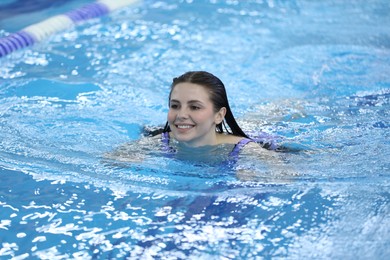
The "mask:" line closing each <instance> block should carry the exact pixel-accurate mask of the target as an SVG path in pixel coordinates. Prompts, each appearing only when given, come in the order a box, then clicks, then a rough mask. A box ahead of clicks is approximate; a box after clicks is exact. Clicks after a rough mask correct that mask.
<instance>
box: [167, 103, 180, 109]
mask: <svg viewBox="0 0 390 260" xmlns="http://www.w3.org/2000/svg"><path fill="white" fill-rule="evenodd" d="M169 107H170V108H171V109H178V108H179V105H177V104H171V105H170V106H169Z"/></svg>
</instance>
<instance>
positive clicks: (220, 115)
mask: <svg viewBox="0 0 390 260" xmlns="http://www.w3.org/2000/svg"><path fill="white" fill-rule="evenodd" d="M225 115H226V107H221V109H220V110H219V111H218V112H217V113H216V114H215V117H214V122H215V124H216V125H218V124H220V123H222V121H223V119H224V118H225Z"/></svg>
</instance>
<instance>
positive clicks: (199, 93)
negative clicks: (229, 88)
mask: <svg viewBox="0 0 390 260" xmlns="http://www.w3.org/2000/svg"><path fill="white" fill-rule="evenodd" d="M171 99H177V100H179V101H180V100H183V101H185V100H199V101H209V100H210V95H209V93H208V91H207V90H206V88H205V87H203V86H202V85H199V84H194V83H187V82H185V83H179V84H177V85H176V86H174V87H173V90H172V93H171Z"/></svg>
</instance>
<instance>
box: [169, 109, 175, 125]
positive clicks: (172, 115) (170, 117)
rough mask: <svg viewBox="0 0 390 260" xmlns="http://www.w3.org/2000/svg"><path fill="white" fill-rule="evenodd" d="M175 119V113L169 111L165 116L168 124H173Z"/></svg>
mask: <svg viewBox="0 0 390 260" xmlns="http://www.w3.org/2000/svg"><path fill="white" fill-rule="evenodd" d="M175 117H176V115H175V113H174V112H173V111H172V110H169V111H168V116H167V120H168V122H173V121H174V120H175Z"/></svg>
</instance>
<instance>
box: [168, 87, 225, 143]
mask: <svg viewBox="0 0 390 260" xmlns="http://www.w3.org/2000/svg"><path fill="white" fill-rule="evenodd" d="M225 113H226V109H225V108H224V107H223V108H221V109H220V110H219V111H217V112H215V111H214V106H213V103H212V102H211V100H210V97H209V93H208V92H207V90H206V89H205V88H204V87H203V86H201V85H198V84H193V83H186V82H185V83H179V84H177V85H175V86H174V88H173V90H172V92H171V96H170V100H169V112H168V123H169V125H170V128H171V131H172V134H173V136H174V138H175V139H176V140H177V141H179V142H183V143H185V144H186V145H188V146H193V147H198V146H204V145H215V144H217V140H216V139H217V133H216V131H215V127H216V125H217V124H219V123H221V122H222V120H223V118H224V116H225Z"/></svg>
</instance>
